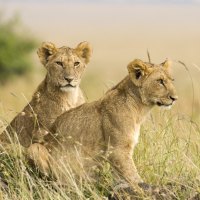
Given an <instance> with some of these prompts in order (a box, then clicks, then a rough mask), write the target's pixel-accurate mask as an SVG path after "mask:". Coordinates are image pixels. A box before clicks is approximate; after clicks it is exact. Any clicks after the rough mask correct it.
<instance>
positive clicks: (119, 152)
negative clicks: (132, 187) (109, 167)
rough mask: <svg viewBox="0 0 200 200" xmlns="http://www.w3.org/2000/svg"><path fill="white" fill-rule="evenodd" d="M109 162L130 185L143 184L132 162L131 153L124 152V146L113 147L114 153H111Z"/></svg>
mask: <svg viewBox="0 0 200 200" xmlns="http://www.w3.org/2000/svg"><path fill="white" fill-rule="evenodd" d="M110 160H111V162H112V163H113V165H114V167H116V169H117V170H118V171H119V172H120V173H121V175H122V176H123V177H124V178H125V179H126V180H127V181H128V182H129V183H130V184H138V183H142V182H143V180H142V178H141V177H140V176H139V174H138V172H137V169H136V166H135V164H134V162H133V159H132V152H128V151H126V149H125V147H124V146H121V145H120V146H117V147H115V146H114V152H113V153H111V155H110Z"/></svg>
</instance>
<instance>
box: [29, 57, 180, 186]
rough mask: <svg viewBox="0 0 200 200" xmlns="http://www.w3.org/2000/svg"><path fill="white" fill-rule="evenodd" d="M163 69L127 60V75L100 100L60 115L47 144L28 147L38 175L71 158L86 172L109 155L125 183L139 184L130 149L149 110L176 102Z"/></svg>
mask: <svg viewBox="0 0 200 200" xmlns="http://www.w3.org/2000/svg"><path fill="white" fill-rule="evenodd" d="M168 68H169V62H168V61H165V62H164V63H162V64H160V65H155V64H151V63H146V62H143V61H141V60H134V61H132V62H131V63H129V65H128V72H129V75H128V76H126V77H125V78H124V79H123V80H122V81H121V82H120V83H119V84H117V85H116V86H115V87H113V88H112V89H110V90H109V91H108V92H107V93H106V94H105V95H104V97H103V98H101V99H99V100H98V101H95V102H92V103H86V104H83V105H81V106H79V107H77V108H74V109H71V110H69V111H67V112H65V113H64V114H62V115H61V116H59V117H58V118H57V119H56V121H55V123H54V124H53V126H52V129H51V134H48V135H46V136H45V141H46V143H45V144H44V145H42V144H33V145H32V146H31V147H30V148H29V153H30V156H31V157H32V159H33V160H35V163H36V164H37V165H38V166H39V167H40V169H41V170H42V171H43V172H45V173H50V172H53V173H54V174H56V173H57V171H56V170H57V169H58V167H59V166H61V165H63V164H65V165H68V163H69V162H72V160H73V165H74V166H76V167H77V166H78V165H79V162H80V160H81V161H82V162H81V163H82V164H81V167H83V168H84V169H86V170H87V171H88V172H89V171H90V170H91V169H92V162H90V161H91V160H95V161H101V158H102V156H103V155H105V154H106V153H108V152H109V153H108V154H109V155H108V157H107V158H108V159H109V161H110V162H111V163H112V165H113V166H114V167H115V168H116V169H117V171H119V172H120V174H121V175H122V176H123V177H124V178H125V179H126V180H127V181H128V182H130V183H133V184H135V183H140V182H143V180H142V178H141V177H140V176H139V174H138V172H137V169H136V167H135V164H134V162H133V159H132V156H133V150H134V147H135V145H136V144H137V142H138V138H139V135H140V126H141V124H142V123H143V121H144V119H145V116H146V115H147V114H148V113H149V112H150V110H151V109H152V108H153V107H154V106H155V105H158V106H171V105H172V104H173V103H174V102H175V101H176V100H177V95H176V91H175V88H174V86H173V84H172V81H173V79H172V78H171V76H170V74H169V70H168ZM77 152H78V157H76V155H77ZM55 161H56V162H55ZM74 162H76V164H75V163H74Z"/></svg>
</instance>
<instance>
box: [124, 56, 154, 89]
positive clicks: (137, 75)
mask: <svg viewBox="0 0 200 200" xmlns="http://www.w3.org/2000/svg"><path fill="white" fill-rule="evenodd" d="M127 68H128V72H129V76H130V78H131V80H132V81H133V83H134V84H135V85H136V86H140V85H141V80H142V79H144V78H145V76H146V75H148V74H149V73H150V69H148V66H147V64H145V63H144V62H143V61H141V60H139V59H135V60H134V61H132V62H130V63H129V64H128V67H127Z"/></svg>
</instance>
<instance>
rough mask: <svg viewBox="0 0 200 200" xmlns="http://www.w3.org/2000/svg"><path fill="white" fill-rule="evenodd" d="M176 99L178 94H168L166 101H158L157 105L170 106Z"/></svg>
mask: <svg viewBox="0 0 200 200" xmlns="http://www.w3.org/2000/svg"><path fill="white" fill-rule="evenodd" d="M177 100H178V96H177V95H169V96H168V99H167V101H166V102H165V101H164V100H163V101H158V102H157V105H158V106H166V107H167V106H172V105H173V104H174V102H175V101H177Z"/></svg>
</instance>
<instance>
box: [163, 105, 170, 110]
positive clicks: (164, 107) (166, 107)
mask: <svg viewBox="0 0 200 200" xmlns="http://www.w3.org/2000/svg"><path fill="white" fill-rule="evenodd" d="M161 107H162V109H164V110H170V109H171V108H172V105H169V106H161Z"/></svg>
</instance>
